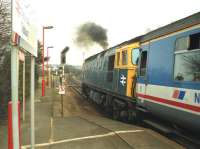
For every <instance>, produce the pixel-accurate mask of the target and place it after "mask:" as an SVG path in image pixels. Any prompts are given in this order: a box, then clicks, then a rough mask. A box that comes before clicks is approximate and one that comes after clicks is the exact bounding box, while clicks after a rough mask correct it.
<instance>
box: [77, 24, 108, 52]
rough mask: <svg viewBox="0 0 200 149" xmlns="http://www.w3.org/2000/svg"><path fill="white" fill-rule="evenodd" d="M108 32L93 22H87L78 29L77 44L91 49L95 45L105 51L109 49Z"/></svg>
mask: <svg viewBox="0 0 200 149" xmlns="http://www.w3.org/2000/svg"><path fill="white" fill-rule="evenodd" d="M107 40H108V38H107V30H106V29H105V28H103V27H101V26H100V25H97V24H95V23H93V22H87V23H84V24H82V25H80V26H79V27H78V30H77V33H76V39H75V43H76V44H77V45H78V46H80V47H86V48H88V47H90V46H92V45H93V44H94V43H97V44H99V45H100V46H101V47H102V48H103V49H107V47H108V41H107Z"/></svg>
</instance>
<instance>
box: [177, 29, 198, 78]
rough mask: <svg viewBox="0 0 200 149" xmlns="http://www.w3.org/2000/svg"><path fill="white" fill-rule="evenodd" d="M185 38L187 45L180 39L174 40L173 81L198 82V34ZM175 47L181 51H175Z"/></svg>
mask: <svg viewBox="0 0 200 149" xmlns="http://www.w3.org/2000/svg"><path fill="white" fill-rule="evenodd" d="M186 38H187V40H185V41H186V42H187V44H186V43H185V42H181V40H180V39H177V40H176V44H175V64H174V79H175V80H177V81H193V82H200V33H197V34H192V35H190V36H188V37H185V39H186ZM177 45H179V47H182V48H181V51H180V49H177ZM184 45H185V46H184ZM186 45H187V46H186Z"/></svg>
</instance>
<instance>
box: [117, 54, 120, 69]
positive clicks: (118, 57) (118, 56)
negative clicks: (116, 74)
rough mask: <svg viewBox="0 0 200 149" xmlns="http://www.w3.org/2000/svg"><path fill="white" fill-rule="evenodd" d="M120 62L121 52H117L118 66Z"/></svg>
mask: <svg viewBox="0 0 200 149" xmlns="http://www.w3.org/2000/svg"><path fill="white" fill-rule="evenodd" d="M119 62H120V52H117V66H119Z"/></svg>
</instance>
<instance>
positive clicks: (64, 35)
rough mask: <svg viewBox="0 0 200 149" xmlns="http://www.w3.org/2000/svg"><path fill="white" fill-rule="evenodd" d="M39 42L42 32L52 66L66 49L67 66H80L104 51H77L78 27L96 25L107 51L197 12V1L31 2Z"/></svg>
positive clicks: (198, 2) (108, 0) (40, 0)
mask: <svg viewBox="0 0 200 149" xmlns="http://www.w3.org/2000/svg"><path fill="white" fill-rule="evenodd" d="M31 5H32V7H33V9H34V11H33V12H34V16H35V24H36V25H37V28H38V39H39V40H41V39H42V26H48V25H52V26H53V27H54V28H53V29H51V30H45V47H48V46H53V47H54V48H52V49H49V56H50V57H51V58H50V63H51V64H60V52H61V51H62V50H63V49H64V48H65V47H66V46H69V47H70V50H69V51H68V53H67V54H66V63H67V64H71V65H82V63H83V60H84V59H85V58H87V57H89V56H91V55H93V54H95V53H98V52H100V51H102V50H103V49H102V48H101V47H100V46H98V45H94V46H92V47H90V48H88V49H84V48H80V47H77V46H76V45H75V44H74V39H75V35H76V31H77V28H78V26H80V25H81V24H83V23H85V22H95V23H96V24H98V25H101V26H102V27H104V28H105V29H106V30H107V35H108V43H109V47H112V46H114V45H117V44H119V43H121V42H123V41H126V40H129V39H131V38H134V37H137V36H140V35H142V34H145V33H146V32H147V31H148V30H154V29H156V28H159V27H161V26H164V25H167V24H169V23H171V22H174V21H176V20H179V19H181V18H184V17H187V16H189V15H192V14H194V13H196V12H199V11H200V7H199V6H200V0H167V1H166V0H165V1H163V0H137V1H136V0H31Z"/></svg>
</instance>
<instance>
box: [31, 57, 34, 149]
mask: <svg viewBox="0 0 200 149" xmlns="http://www.w3.org/2000/svg"><path fill="white" fill-rule="evenodd" d="M30 93H31V102H30V103H31V105H30V106H31V149H34V148H35V58H34V57H33V56H31V88H30Z"/></svg>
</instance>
